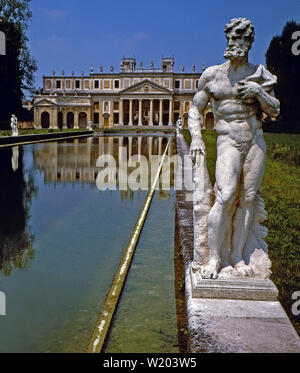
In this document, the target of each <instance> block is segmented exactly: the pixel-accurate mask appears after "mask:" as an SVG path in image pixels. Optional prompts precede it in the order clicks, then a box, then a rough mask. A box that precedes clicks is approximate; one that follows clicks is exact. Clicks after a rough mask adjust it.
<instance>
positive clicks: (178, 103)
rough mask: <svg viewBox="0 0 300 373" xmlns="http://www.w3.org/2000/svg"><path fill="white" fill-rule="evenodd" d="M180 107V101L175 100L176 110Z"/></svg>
mask: <svg viewBox="0 0 300 373" xmlns="http://www.w3.org/2000/svg"><path fill="white" fill-rule="evenodd" d="M179 109H180V101H174V110H179Z"/></svg>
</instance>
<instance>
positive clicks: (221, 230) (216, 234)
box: [201, 136, 242, 278]
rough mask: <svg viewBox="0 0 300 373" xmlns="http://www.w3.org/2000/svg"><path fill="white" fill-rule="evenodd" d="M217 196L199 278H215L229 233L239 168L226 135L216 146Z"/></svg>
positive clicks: (210, 219) (238, 155) (234, 151)
mask: <svg viewBox="0 0 300 373" xmlns="http://www.w3.org/2000/svg"><path fill="white" fill-rule="evenodd" d="M217 153H218V157H217V162H216V185H217V190H218V192H217V196H216V200H215V203H214V205H213V207H212V209H211V211H210V213H209V215H208V247H209V262H208V264H207V265H206V266H203V267H202V269H201V274H202V277H204V278H216V277H217V273H218V270H219V269H220V263H221V259H222V258H221V257H220V253H221V248H222V245H223V244H224V240H225V238H226V236H227V235H228V234H229V233H230V231H231V225H232V220H231V209H232V206H233V204H234V202H235V199H236V196H237V191H238V187H239V179H240V174H241V169H242V160H241V154H240V152H239V151H238V149H237V148H235V147H234V146H233V145H232V143H231V141H230V140H229V139H227V138H226V136H219V138H218V143H217Z"/></svg>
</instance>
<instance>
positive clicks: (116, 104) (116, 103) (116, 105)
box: [114, 102, 119, 110]
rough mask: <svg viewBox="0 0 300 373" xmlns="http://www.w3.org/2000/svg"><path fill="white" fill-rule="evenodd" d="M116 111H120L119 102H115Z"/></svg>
mask: <svg viewBox="0 0 300 373" xmlns="http://www.w3.org/2000/svg"><path fill="white" fill-rule="evenodd" d="M114 110H119V103H118V102H114Z"/></svg>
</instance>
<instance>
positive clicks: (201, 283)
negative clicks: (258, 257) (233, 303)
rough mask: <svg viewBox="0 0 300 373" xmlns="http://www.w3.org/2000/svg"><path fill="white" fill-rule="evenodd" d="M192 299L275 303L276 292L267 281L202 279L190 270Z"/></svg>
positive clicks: (270, 282) (274, 287) (273, 286)
mask: <svg viewBox="0 0 300 373" xmlns="http://www.w3.org/2000/svg"><path fill="white" fill-rule="evenodd" d="M190 276H191V281H192V297H193V298H215V299H244V300H266V301H272V300H274V301H276V300H277V296H278V290H277V288H276V286H275V285H274V284H273V282H272V281H271V280H269V279H264V280H262V279H253V278H251V279H249V280H247V279H243V278H241V279H213V280H209V279H202V278H201V275H200V273H199V272H196V273H194V272H193V271H192V269H190Z"/></svg>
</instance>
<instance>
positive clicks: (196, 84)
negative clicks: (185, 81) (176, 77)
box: [195, 79, 199, 89]
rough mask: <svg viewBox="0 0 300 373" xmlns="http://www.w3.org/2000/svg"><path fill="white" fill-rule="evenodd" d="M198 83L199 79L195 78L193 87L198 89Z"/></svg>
mask: <svg viewBox="0 0 300 373" xmlns="http://www.w3.org/2000/svg"><path fill="white" fill-rule="evenodd" d="M198 84H199V80H198V79H197V80H196V83H195V87H196V89H198Z"/></svg>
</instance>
